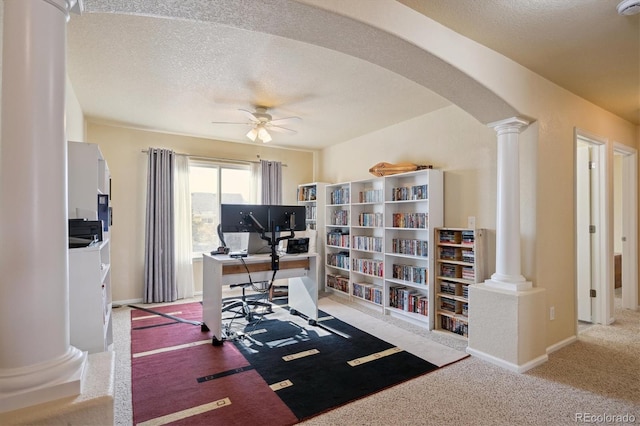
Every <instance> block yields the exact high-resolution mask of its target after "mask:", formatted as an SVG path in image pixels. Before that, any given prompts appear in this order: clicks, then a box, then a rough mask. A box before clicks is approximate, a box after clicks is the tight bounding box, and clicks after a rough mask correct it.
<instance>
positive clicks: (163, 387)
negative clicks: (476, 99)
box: [131, 303, 298, 426]
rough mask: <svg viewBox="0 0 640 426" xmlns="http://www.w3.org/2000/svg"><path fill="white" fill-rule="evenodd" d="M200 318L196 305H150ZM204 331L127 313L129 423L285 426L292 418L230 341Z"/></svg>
mask: <svg viewBox="0 0 640 426" xmlns="http://www.w3.org/2000/svg"><path fill="white" fill-rule="evenodd" d="M154 310H155V311H158V312H163V313H168V314H171V315H174V316H176V317H179V318H184V319H192V320H195V321H200V320H201V319H202V306H201V305H200V304H199V303H190V304H183V305H173V306H166V307H161V308H154ZM211 338H212V335H211V333H210V332H208V333H204V332H201V330H200V327H198V326H194V325H191V324H185V323H180V322H176V321H174V320H172V319H168V318H164V317H161V316H157V315H152V314H149V313H147V312H144V311H140V310H136V309H134V310H132V311H131V383H132V384H131V387H132V389H131V390H132V399H133V421H134V424H136V425H138V424H145V422H148V424H171V425H243V426H244V425H248V424H268V425H290V424H294V423H296V422H297V421H298V420H297V418H296V416H295V415H294V414H293V413H292V412H291V410H290V409H289V408H287V406H286V405H285V404H284V403H283V402H282V401H281V400H280V398H279V397H278V396H277V394H276V393H275V392H274V391H273V390H272V389H271V388H270V387H269V384H267V383H266V382H265V381H264V380H263V379H262V378H261V377H260V375H259V374H258V373H257V372H256V371H255V370H254V369H253V368H252V367H251V365H250V364H249V363H248V362H247V360H246V359H245V358H244V356H243V355H242V354H241V353H240V352H239V351H238V349H236V347H235V346H234V345H232V344H224V345H223V346H221V347H214V346H211Z"/></svg>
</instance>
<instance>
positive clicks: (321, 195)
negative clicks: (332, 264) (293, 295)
mask: <svg viewBox="0 0 640 426" xmlns="http://www.w3.org/2000/svg"><path fill="white" fill-rule="evenodd" d="M326 187H327V183H325V182H311V183H304V184H301V185H298V194H297V199H298V205H303V206H305V212H306V215H305V224H306V229H307V232H306V236H307V237H309V239H310V241H309V245H310V246H311V245H313V247H315V251H316V253H318V259H323V258H324V244H323V243H322V236H323V235H324V230H325V213H326V211H325V206H324V202H325V189H326ZM311 238H315V240H314V241H311ZM322 277H324V266H323V262H319V265H318V277H317V279H318V282H320V279H321V278H322ZM319 288H320V286H319Z"/></svg>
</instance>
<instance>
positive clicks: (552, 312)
mask: <svg viewBox="0 0 640 426" xmlns="http://www.w3.org/2000/svg"><path fill="white" fill-rule="evenodd" d="M549 319H550V320H551V321H553V320H554V319H556V307H555V306H552V307H550V308H549Z"/></svg>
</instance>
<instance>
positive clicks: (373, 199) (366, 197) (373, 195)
mask: <svg viewBox="0 0 640 426" xmlns="http://www.w3.org/2000/svg"><path fill="white" fill-rule="evenodd" d="M382 201H384V198H383V195H382V190H381V189H370V190H366V191H360V192H358V202H359V203H381V202H382Z"/></svg>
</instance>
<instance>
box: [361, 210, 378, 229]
mask: <svg viewBox="0 0 640 426" xmlns="http://www.w3.org/2000/svg"><path fill="white" fill-rule="evenodd" d="M358 226H374V227H377V228H380V227H382V226H384V216H383V215H382V213H360V214H359V215H358Z"/></svg>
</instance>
